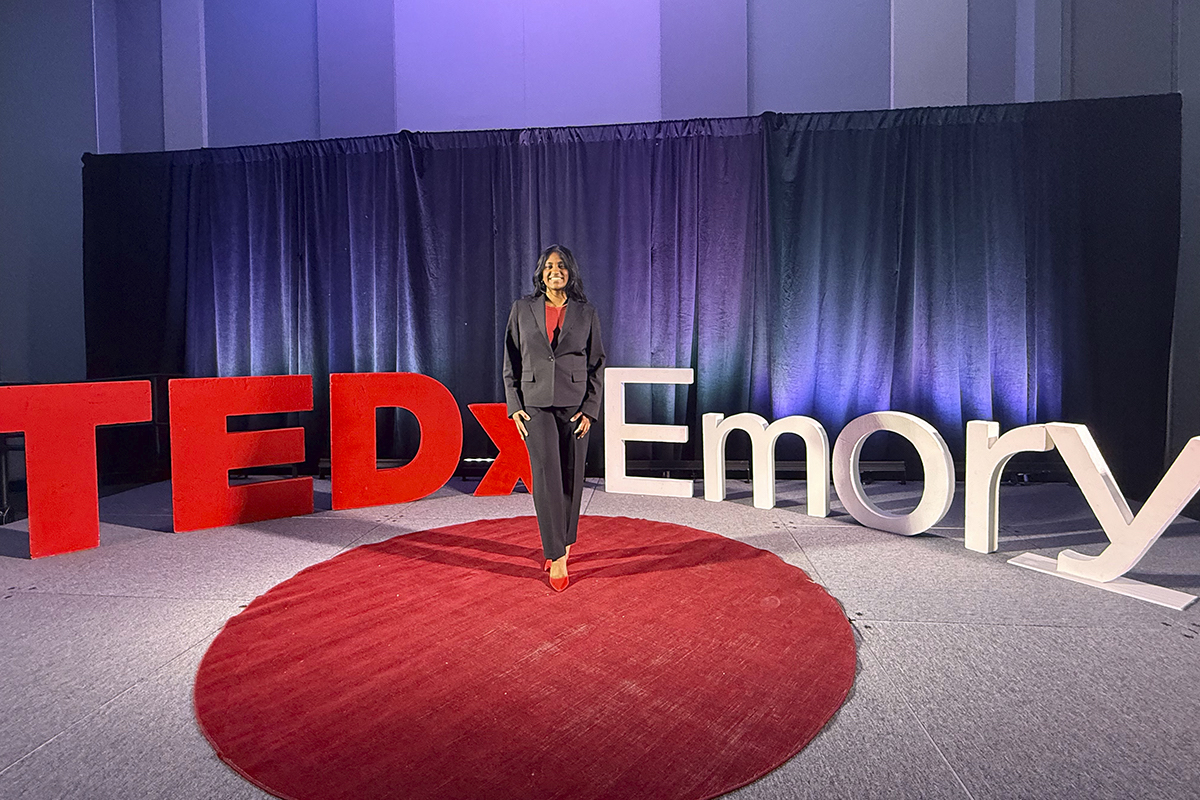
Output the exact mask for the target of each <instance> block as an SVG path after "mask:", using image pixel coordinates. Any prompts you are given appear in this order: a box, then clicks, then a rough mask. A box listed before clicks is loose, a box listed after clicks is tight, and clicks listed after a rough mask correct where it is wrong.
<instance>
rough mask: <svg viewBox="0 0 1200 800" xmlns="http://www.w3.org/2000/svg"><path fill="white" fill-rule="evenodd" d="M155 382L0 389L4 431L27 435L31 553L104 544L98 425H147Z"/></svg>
mask: <svg viewBox="0 0 1200 800" xmlns="http://www.w3.org/2000/svg"><path fill="white" fill-rule="evenodd" d="M151 416H152V415H151V403H150V381H115V382H112V383H64V384H55V385H51V386H4V387H0V431H6V432H17V431H23V432H24V433H25V480H26V485H27V486H28V487H29V489H28V491H29V538H28V551H27V552H26V547H25V543H23V542H22V543H18V544H17V545H16V547H15V548H14V549H15V550H18V553H14V554H19V555H28V556H29V557H30V558H41V557H42V556H52V555H55V554H57V553H70V552H72V551H74V550H87V549H88V548H91V547H96V546H97V545H99V544H100V506H99V502H98V500H97V495H98V492H97V489H96V426H97V425H121V424H125V423H130V422H149V421H150V419H151Z"/></svg>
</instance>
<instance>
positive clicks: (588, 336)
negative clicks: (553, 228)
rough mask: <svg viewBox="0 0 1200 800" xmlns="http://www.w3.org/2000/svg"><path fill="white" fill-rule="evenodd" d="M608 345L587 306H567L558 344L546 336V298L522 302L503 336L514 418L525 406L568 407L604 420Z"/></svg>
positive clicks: (507, 386) (574, 303)
mask: <svg viewBox="0 0 1200 800" xmlns="http://www.w3.org/2000/svg"><path fill="white" fill-rule="evenodd" d="M603 380H604V345H603V343H602V342H601V341H600V316H599V315H598V314H597V313H596V309H595V308H593V307H592V306H591V305H590V304H588V303H580V302H577V301H575V300H571V301H569V302H568V303H567V310H566V314H565V316H564V318H563V323H562V329H561V330H560V331H559V334H558V342H557V344H556V346H555V347H554V348H553V349H551V347H550V340H549V338H547V336H546V298H545V297H544V296H542V295H538V296H537V297H534V298H528V297H522V298H521V299H519V300H517V301H516V302H515V303H513V305H512V311H510V312H509V314H508V330H507V332H506V333H505V335H504V398H505V401H506V402H507V404H508V415H509V416H510V417H511V416H512V415H513V414H515V413H516V412H517V411H520V410H521V409H524V408H525V407H526V406H532V407H536V408H545V407H548V406H565V407H567V408H573V409H577V410H579V411H582V412H583V413H584V414H587V415H588V416H589V417H591V418H592V419H593V420H595V419H598V418H599V416H600V392H601V389H602V388H603Z"/></svg>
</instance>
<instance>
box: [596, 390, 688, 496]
mask: <svg viewBox="0 0 1200 800" xmlns="http://www.w3.org/2000/svg"><path fill="white" fill-rule="evenodd" d="M692 374H693V373H692V370H691V369H689V368H677V367H663V368H650V367H609V368H608V369H606V370H604V491H606V492H620V493H622V494H653V495H659V496H661V497H691V496H692V482H691V481H688V480H680V479H679V478H631V477H630V476H628V475H626V474H625V443H626V442H667V443H669V444H682V443H683V442H686V441H687V440H688V429H687V426H686V425H634V424H630V423H628V422H626V421H625V384H627V383H691V382H692V381H693V380H694V378H693V377H692Z"/></svg>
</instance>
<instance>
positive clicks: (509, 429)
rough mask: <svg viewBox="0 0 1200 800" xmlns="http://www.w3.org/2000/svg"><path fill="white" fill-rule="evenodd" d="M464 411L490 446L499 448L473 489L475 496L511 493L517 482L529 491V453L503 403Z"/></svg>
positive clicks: (531, 480) (530, 487) (530, 469)
mask: <svg viewBox="0 0 1200 800" xmlns="http://www.w3.org/2000/svg"><path fill="white" fill-rule="evenodd" d="M467 408H469V409H471V413H472V414H474V415H475V419H477V420H479V424H480V425H482V426H483V429H484V430H485V431H487V435H488V436H489V437H491V440H492V444H494V445H496V447H498V448H500V454H499V455H498V456H496V460H495V461H493V462H492V465H491V466H490V467H488V471H487V473H486V474H485V475H484V476H483V480H481V481H480V482H479V486H477V487H475V496H476V497H483V496H485V495H504V494H511V493H512V490H513V489H514V488H515V487H516V485H517V481H524V482H525V488H526V489H527V490H528V491H531V492H532V491H533V489H532V486H533V468H532V467H531V466H530V465H529V450H528V449H526V447H525V442H523V441H521V434H520V432H519V431H518V430H517V426H516V425H514V424H513V421H512V420H511V419H509V418H508V407H507V406H506V405H505V404H504V403H471V404H470V405H468V406H467Z"/></svg>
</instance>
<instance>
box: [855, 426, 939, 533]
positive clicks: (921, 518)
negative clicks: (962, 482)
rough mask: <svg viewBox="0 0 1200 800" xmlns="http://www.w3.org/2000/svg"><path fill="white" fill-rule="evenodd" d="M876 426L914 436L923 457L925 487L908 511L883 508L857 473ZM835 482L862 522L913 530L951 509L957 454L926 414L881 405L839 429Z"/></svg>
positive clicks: (920, 529) (891, 529) (918, 530)
mask: <svg viewBox="0 0 1200 800" xmlns="http://www.w3.org/2000/svg"><path fill="white" fill-rule="evenodd" d="M876 431H891V432H893V433H898V434H900V435H901V436H903V437H904V438H905V439H908V440H909V441H910V442H912V444H913V446H914V447H916V448H917V455H919V456H920V457H921V466H922V467H924V469H925V488H924V490H923V491H922V492H921V501H920V502H919V503H917V507H916V508H914V509H913V510H912V511H910V512H909V513H907V514H893V513H892V512H890V511H884V510H883V509H882V508H880V507H879V506H877V505H875V504H874V503H872V502H871V500H870V498H868V497H867V495H866V492H864V491H863V487H862V478H861V476H860V475H859V473H858V461H859V456H860V455H861V454H862V447H863V442H865V441H866V440H867V437H868V436H870V435H871V434H873V433H875V432H876ZM833 487H834V488H835V489H836V490H837V495H838V499H839V500H841V501H842V505H843V506H845V507H846V510H847V511H848V512H850V516H852V517H854V518H855V519H856V520H858V521H859V522H860V523H862V524H863V525H866V526H867V527H868V528H877V529H879V530H881V531H888V532H889V533H899V534H901V535H903V536H912V535H914V534H918V533H922V532H924V531H927V530H929V529H930V528H932V527H933V526H934V525H936V524H938V523H939V522H941V520H942V517H944V516H946V512H947V511H949V510H950V502H951V501H952V500H953V499H954V460H953V459H952V458H951V457H950V448H948V447H946V441H945V440H944V439H943V438H942V435H941V434H940V433H938V432H937V429H936V428H934V427H933V426H932V425H930V424H929V423H928V422H926V421H925V420H923V419H921V418H920V417H914V416H913V415H912V414H905V413H904V412H902V411H876V412H873V413H871V414H863V415H862V416H861V417H859V418H858V419H855V420H852V421H851V422H850V423H849V424H848V425H846V427H845V428H843V429H842V432H841V433H840V434H838V438H837V443H836V444H835V445H834V446H833Z"/></svg>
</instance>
